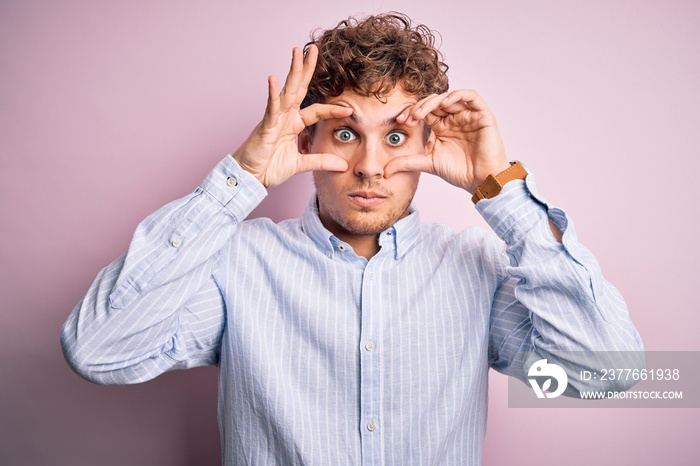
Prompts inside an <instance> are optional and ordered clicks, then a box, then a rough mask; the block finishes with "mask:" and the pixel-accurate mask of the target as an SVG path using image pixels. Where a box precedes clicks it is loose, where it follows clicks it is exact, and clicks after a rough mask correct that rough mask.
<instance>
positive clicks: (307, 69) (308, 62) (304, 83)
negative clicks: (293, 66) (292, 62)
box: [296, 44, 318, 105]
mask: <svg viewBox="0 0 700 466" xmlns="http://www.w3.org/2000/svg"><path fill="white" fill-rule="evenodd" d="M317 60H318V47H316V46H315V45H313V44H311V45H309V48H308V50H307V52H306V57H305V58H304V67H303V69H302V76H301V82H300V83H299V89H298V92H297V95H296V97H297V102H296V104H297V105H301V103H302V101H303V100H304V97H306V91H307V90H308V88H309V83H310V82H311V78H312V77H313V76H314V71H316V62H317Z"/></svg>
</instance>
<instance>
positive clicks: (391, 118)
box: [336, 104, 413, 126]
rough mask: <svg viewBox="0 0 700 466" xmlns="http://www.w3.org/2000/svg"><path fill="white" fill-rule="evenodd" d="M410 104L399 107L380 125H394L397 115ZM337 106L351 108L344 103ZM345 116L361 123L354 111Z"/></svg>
mask: <svg viewBox="0 0 700 466" xmlns="http://www.w3.org/2000/svg"><path fill="white" fill-rule="evenodd" d="M336 105H338V104H336ZM412 105H413V104H408V105H406V106H405V107H404V108H402V109H401V111H399V113H397V114H396V115H394V116H393V117H390V118H387V119H386V120H384V121H383V122H382V126H392V125H395V124H396V119H397V118H398V117H399V115H401V114H402V113H403V112H404V111H405V110H406V109H407V108H409V107H410V106H412ZM339 106H340V107H347V108H351V107H350V106H346V105H339ZM347 118H350V120H352V121H353V122H355V123H357V124H358V125H362V119H361V118H360V117H358V116H357V115H356V114H355V112H352V113H351V114H350V116H348V117H347Z"/></svg>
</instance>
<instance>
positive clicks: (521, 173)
mask: <svg viewBox="0 0 700 466" xmlns="http://www.w3.org/2000/svg"><path fill="white" fill-rule="evenodd" d="M502 168H504V169H503V170H502V171H500V172H498V173H497V174H495V175H494V174H490V175H489V176H487V177H486V179H485V180H484V181H483V183H481V185H479V187H478V188H476V189H475V190H474V195H473V196H472V202H473V203H474V204H476V203H477V202H479V201H480V200H481V199H491V198H493V197H496V196H497V195H498V194H499V193H500V192H501V190H502V189H503V186H505V185H506V183H508V182H510V181H513V180H524V179H525V177H527V169H526V168H525V167H524V166H523V165H522V164H521V163H520V162H517V161H516V162H509V164H508V166H503V167H502Z"/></svg>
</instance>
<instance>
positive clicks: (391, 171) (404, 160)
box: [384, 155, 434, 178]
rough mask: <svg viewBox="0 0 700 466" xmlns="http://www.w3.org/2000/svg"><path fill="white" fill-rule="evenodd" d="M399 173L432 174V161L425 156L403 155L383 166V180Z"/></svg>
mask: <svg viewBox="0 0 700 466" xmlns="http://www.w3.org/2000/svg"><path fill="white" fill-rule="evenodd" d="M399 172H425V173H433V172H434V170H433V161H432V159H431V158H430V157H428V156H427V155H403V156H400V157H396V158H393V159H391V160H390V161H389V163H387V164H386V165H385V166H384V178H389V177H390V176H393V175H395V174H396V173H399Z"/></svg>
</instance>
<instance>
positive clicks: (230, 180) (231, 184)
mask: <svg viewBox="0 0 700 466" xmlns="http://www.w3.org/2000/svg"><path fill="white" fill-rule="evenodd" d="M226 184H227V185H228V187H229V188H233V187H234V186H236V185H237V184H238V180H237V179H236V178H234V177H233V176H229V177H228V178H226Z"/></svg>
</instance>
